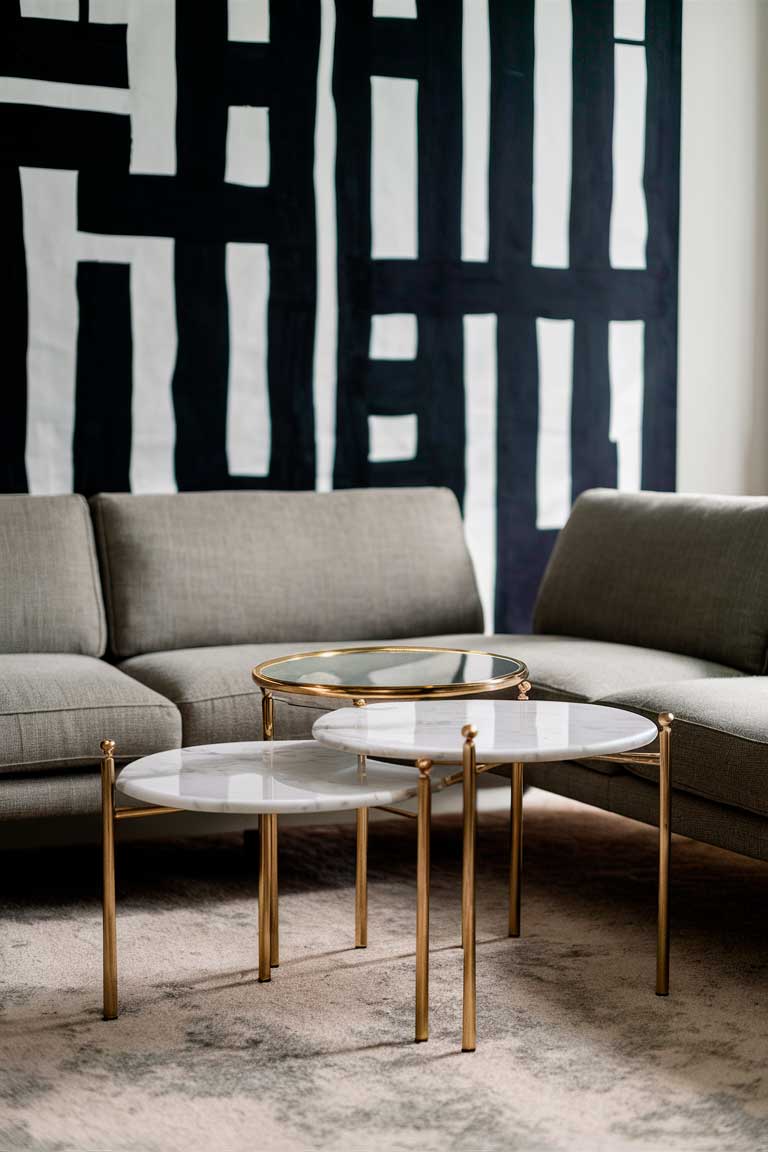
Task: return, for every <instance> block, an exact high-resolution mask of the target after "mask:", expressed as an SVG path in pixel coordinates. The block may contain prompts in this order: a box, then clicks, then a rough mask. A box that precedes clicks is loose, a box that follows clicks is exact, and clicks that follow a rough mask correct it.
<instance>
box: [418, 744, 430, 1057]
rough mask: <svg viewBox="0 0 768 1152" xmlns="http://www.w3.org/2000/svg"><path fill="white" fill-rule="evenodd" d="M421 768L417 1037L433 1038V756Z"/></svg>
mask: <svg viewBox="0 0 768 1152" xmlns="http://www.w3.org/2000/svg"><path fill="white" fill-rule="evenodd" d="M416 767H417V768H418V770H419V791H418V815H417V836H418V848H417V863H416V1040H417V1042H418V1041H420V1040H428V1039H429V838H430V820H431V815H432V792H431V784H430V780H429V774H430V772H431V771H432V761H431V760H417V761H416Z"/></svg>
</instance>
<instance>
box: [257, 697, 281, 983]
mask: <svg viewBox="0 0 768 1152" xmlns="http://www.w3.org/2000/svg"><path fill="white" fill-rule="evenodd" d="M261 726H262V729H263V735H264V739H265V740H274V738H275V700H274V697H273V695H272V693H271V692H268V691H267V689H266V688H262V690H261ZM259 826H261V819H260V820H259ZM269 843H270V845H271V850H272V859H271V860H270V865H269V874H270V877H271V885H272V887H271V892H270V898H269V909H270V913H269V916H270V918H269V931H270V934H271V937H272V939H271V941H270V948H269V954H270V963H271V965H272V967H273V968H277V967H279V965H280V901H279V897H278V888H277V816H272V815H271V816H270V817H269Z"/></svg>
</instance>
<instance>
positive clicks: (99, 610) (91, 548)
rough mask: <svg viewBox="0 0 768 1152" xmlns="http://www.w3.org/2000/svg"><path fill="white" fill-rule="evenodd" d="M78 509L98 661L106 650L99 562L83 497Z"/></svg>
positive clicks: (105, 625) (91, 521)
mask: <svg viewBox="0 0 768 1152" xmlns="http://www.w3.org/2000/svg"><path fill="white" fill-rule="evenodd" d="M80 509H81V512H82V515H83V520H84V527H85V534H86V537H87V540H88V561H89V567H90V570H91V580H92V582H93V591H94V594H95V597H96V615H97V617H98V622H99V623H98V632H99V640H98V644H97V645H96V647H97V652H96V656H97V658H99V659H100V658H101V657H102V656H103V655H104V653H105V652H106V650H107V634H106V633H107V619H106V610H105V606H104V594H103V590H102V587H101V579H100V576H99V571H98V566H99V561H98V556H97V555H96V534H95V532H94V531H93V520H92V519H91V513H90V509H89V507H88V501H87V500H86V499H85V498H84V497H80Z"/></svg>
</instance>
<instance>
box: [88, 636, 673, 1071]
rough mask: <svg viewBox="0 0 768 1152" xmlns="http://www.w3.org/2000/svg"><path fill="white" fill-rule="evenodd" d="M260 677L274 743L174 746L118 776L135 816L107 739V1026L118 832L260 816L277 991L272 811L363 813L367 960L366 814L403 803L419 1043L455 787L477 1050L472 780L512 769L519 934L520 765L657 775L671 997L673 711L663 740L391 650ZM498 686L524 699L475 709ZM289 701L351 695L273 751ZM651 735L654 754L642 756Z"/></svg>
mask: <svg viewBox="0 0 768 1152" xmlns="http://www.w3.org/2000/svg"><path fill="white" fill-rule="evenodd" d="M253 676H254V679H255V680H256V683H257V684H259V686H260V687H261V690H262V694H263V721H264V736H265V739H264V740H263V741H254V742H245V743H230V744H213V745H208V746H203V747H198V748H186V749H174V750H171V751H168V752H161V753H156V754H155V755H153V756H148V757H144V758H142V759H141V760H137V761H135V762H134V763H132V764H130V765H129V766H128V767H127V768H125V769H124V770H123V771H122V773H121V774H120V777H119V785H118V786H119V789H120V791H121V792H123V793H124V794H125V795H127V796H129V797H131V798H133V799H135V800H139V801H141V802H142V805H141V806H134V807H126V806H118V805H117V804H116V802H115V791H116V775H115V763H114V755H115V745H114V742H113V741H111V740H104V741H102V746H101V747H102V761H101V782H102V831H103V881H104V883H103V909H104V917H103V922H104V1016H105V1018H106V1019H114V1018H115V1017H116V1016H117V1013H118V998H117V935H116V909H115V842H114V836H115V825H116V823H117V822H118V821H120V820H123V819H130V818H134V817H143V816H154V815H161V814H165V813H168V812H175V811H183V810H191V811H202V812H238V813H258V814H259V829H260V853H259V979H260V981H268V980H269V979H270V975H271V971H270V970H271V968H272V967H276V966H277V963H278V954H277V929H278V925H277V868H276V859H277V816H278V814H280V813H286V812H300V811H304V812H309V811H317V812H320V811H326V812H331V811H339V810H342V809H344V808H353V809H356V810H357V814H358V822H357V850H356V858H357V865H356V899H355V944H356V946H358V947H364V946H365V944H366V942H367V883H366V874H367V862H366V856H367V816H368V810H369V809H370V808H371V807H382V808H384V809H385V810H386V811H388V812H393V813H397V814H399V815H406V816H410V817H413V815H414V814H413V813H412V812H409V811H406V810H403V809H401V808H399V807H396V805H399V804H400V803H401V802H402V801H404V800H409V799H412V798H414V797H416V799H417V802H418V810H417V813H416V821H417V845H418V847H417V900H416V1013H415V1014H416V1027H415V1038H416V1040H426V1039H427V1038H428V1035H429V1026H428V1013H429V1007H428V1001H429V839H430V819H431V795H432V791H433V790H435V789H438V788H445V787H449V786H450V785H453V784H458V783H461V784H462V791H463V805H462V808H463V820H462V822H463V831H462V837H463V862H462V900H461V922H462V946H463V949H464V983H463V1012H462V1049H463V1050H464V1051H473V1050H474V1049H475V1046H476V1035H477V1028H476V988H475V984H476V945H475V841H476V824H477V815H476V813H477V800H476V789H477V776H478V774H480V773H481V772H485V771H488V770H489V769H491V768H493V767H496V766H498V765H502V764H503V765H511V770H512V792H511V808H510V811H511V850H510V895H509V933H510V935H519V931H520V888H521V868H522V795H523V766H524V764H525V763H532V762H555V761H559V760H573V759H582V758H587V759H590V760H596V759H597V760H609V761H614V762H616V761H618V762H632V763H637V762H643V763H649V764H654V765H656V766H657V767H658V769H659V788H660V790H659V891H658V930H657V965H656V991H657V993H658V994H660V995H665V994H666V993H667V991H668V988H669V924H668V884H669V848H670V734H671V724H672V716H671V714H669V713H663V714H662V715H661V716H660V717H659V726H658V728H657V725H656V724H655V723H653V722H652V721H650V720H647V719H645V718H643V717H642V716H638V715H637V714H635V713H632V712H627V711H624V710H622V709H618V708H609V707H603V706H600V705H593V704H576V703H560V702H554V701H530V700H528V699H527V692H528V690H529V689H530V684H529V683H528V682H527V680H526V676H527V670H526V668H525V665H524V664H522V663H521V662H519V661H515V660H511V659H509V658H506V657H498V656H493V655H490V654H488V653H480V652H462V651H460V650H454V649H430V648H407V647H397V648H396V647H391V646H390V647H385V648H365V649H343V650H336V651H332V652H321V653H307V654H304V655H299V656H295V657H290V658H288V659H285V658H284V659H282V660H278V661H270V662H268V663H267V664H263V665H260V666H259V668H257V669H254V672H253ZM420 680H421V682H419V681H420ZM499 687H513V688H516V689H517V693H518V696H519V699H518V700H501V699H498V698H494V699H480V700H478V699H468V698H467V696H468V695H469V694H470V693H473V694H477V693H480V692H492V691H494V690H495V689H497V688H499ZM283 692H284V693H286V694H293V693H298V694H309V695H315V696H320V697H322V696H327V697H329V696H335V697H341V698H342V699H343V698H344V697H346V698H348V699H350V700H351V701H352V702H353V705H354V706H353V707H351V708H339V709H337V710H336V711H333V712H330V713H327V714H325V715H323V716H321V717H320V718H319V719H318V720H317V721H316V722H315V725H314V728H313V737H314V739H313V740H300V741H296V740H294V741H280V740H276V739H275V732H274V711H273V706H274V696H275V695H276V694H280V693H283ZM369 701H372V702H369ZM657 737H658V748H657V750H653V751H648V750H643V751H638V749H645V748H646V746H647V745H649V744H651V743H652V742H653V741H655V740H656V739H657ZM384 761H389V762H384ZM391 761H394V762H391ZM414 769H415V771H414ZM363 817H364V818H363Z"/></svg>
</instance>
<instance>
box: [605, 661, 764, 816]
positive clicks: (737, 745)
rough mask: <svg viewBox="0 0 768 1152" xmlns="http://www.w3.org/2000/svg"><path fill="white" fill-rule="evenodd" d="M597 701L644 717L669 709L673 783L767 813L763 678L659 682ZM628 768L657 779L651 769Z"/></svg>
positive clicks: (703, 794) (648, 778)
mask: <svg viewBox="0 0 768 1152" xmlns="http://www.w3.org/2000/svg"><path fill="white" fill-rule="evenodd" d="M602 702H603V703H606V704H617V705H621V707H623V708H631V709H633V710H635V711H638V712H643V713H644V714H645V715H648V716H655V715H657V714H658V713H659V712H673V713H674V715H675V722H674V724H673V726H672V760H671V776H672V785H673V787H674V788H677V789H679V790H681V791H684V792H690V793H692V794H693V795H695V796H703V797H705V798H706V799H707V800H716V801H718V802H719V803H720V804H727V805H729V806H731V807H733V808H742V809H744V810H745V811H747V812H756V813H758V814H759V815H762V816H768V676H744V677H741V678H740V679H738V680H720V679H717V680H695V681H681V682H678V683H677V684H671V683H669V684H658V685H652V686H649V687H646V688H644V689H642V690H640V691H638V690H635V691H630V692H615V693H612V694H611V695H610V696H606V697H605V699H604V700H603V701H602ZM631 771H632V772H633V773H634V774H635V775H637V776H642V777H643V778H644V779H647V780H658V772H657V770H656V769H655V768H653V767H649V766H647V765H640V764H638V765H632V766H631Z"/></svg>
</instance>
